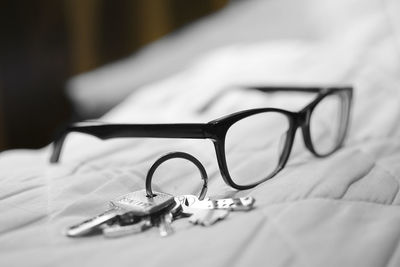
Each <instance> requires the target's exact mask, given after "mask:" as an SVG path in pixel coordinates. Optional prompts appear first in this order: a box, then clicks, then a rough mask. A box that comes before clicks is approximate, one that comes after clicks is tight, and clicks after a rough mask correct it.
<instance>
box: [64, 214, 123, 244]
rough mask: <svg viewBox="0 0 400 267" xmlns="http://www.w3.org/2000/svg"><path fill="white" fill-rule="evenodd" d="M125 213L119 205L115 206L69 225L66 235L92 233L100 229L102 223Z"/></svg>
mask: <svg viewBox="0 0 400 267" xmlns="http://www.w3.org/2000/svg"><path fill="white" fill-rule="evenodd" d="M123 213H124V211H123V210H121V209H119V208H118V207H114V208H112V209H110V210H107V211H106V212H103V213H101V214H99V215H97V216H95V217H92V218H90V219H87V220H85V221H83V222H81V223H78V224H75V225H73V226H70V227H68V228H67V229H66V230H65V235H66V236H69V237H79V236H84V235H88V234H91V233H93V232H95V231H96V230H98V229H99V226H100V225H102V224H104V223H111V222H113V221H115V220H116V219H117V217H118V216H119V215H121V214H123Z"/></svg>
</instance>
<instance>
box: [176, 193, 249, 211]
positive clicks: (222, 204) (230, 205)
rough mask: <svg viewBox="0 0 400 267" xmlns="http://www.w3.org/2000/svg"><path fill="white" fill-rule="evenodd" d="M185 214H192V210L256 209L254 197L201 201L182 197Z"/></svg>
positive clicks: (194, 197)
mask: <svg viewBox="0 0 400 267" xmlns="http://www.w3.org/2000/svg"><path fill="white" fill-rule="evenodd" d="M179 200H180V201H181V205H182V209H183V213H186V214H190V213H192V209H225V210H230V211H248V210H251V209H252V208H253V207H254V203H255V199H254V198H253V197H243V198H225V199H216V200H210V199H204V200H199V199H198V198H197V197H196V196H193V195H184V196H180V199H179Z"/></svg>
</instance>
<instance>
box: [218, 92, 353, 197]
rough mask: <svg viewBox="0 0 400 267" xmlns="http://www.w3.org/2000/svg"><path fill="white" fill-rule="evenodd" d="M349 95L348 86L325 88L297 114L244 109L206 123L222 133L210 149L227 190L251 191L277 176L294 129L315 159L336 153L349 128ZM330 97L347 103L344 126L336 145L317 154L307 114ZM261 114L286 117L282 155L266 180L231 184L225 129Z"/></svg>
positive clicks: (291, 143) (293, 134)
mask: <svg viewBox="0 0 400 267" xmlns="http://www.w3.org/2000/svg"><path fill="white" fill-rule="evenodd" d="M352 93H353V88H352V87H346V88H327V89H324V90H321V91H320V92H319V93H318V95H317V97H316V98H315V99H314V100H313V101H311V102H310V103H309V104H308V105H306V106H305V107H304V108H303V109H301V110H300V111H299V112H291V111H288V110H285V109H279V108H259V109H250V110H244V111H239V112H236V113H233V114H230V115H228V116H225V117H222V118H220V119H217V120H214V121H212V122H210V123H211V124H214V125H215V127H216V128H217V129H223V131H221V130H220V131H219V132H217V136H216V137H214V139H213V140H214V147H215V151H216V154H217V161H218V165H219V168H220V171H221V175H222V177H223V179H224V181H225V183H227V184H228V185H230V186H231V187H233V188H235V189H238V190H247V189H251V188H253V187H255V186H257V185H259V184H261V183H263V182H265V181H267V180H269V179H271V178H273V177H274V176H275V175H276V174H277V173H279V172H280V171H281V170H282V169H283V168H284V167H285V165H286V163H287V161H288V159H289V157H290V153H291V150H292V147H293V142H294V139H295V135H296V131H297V129H298V128H301V130H302V135H303V141H304V143H305V145H306V147H307V149H308V150H309V151H310V152H311V153H312V154H313V155H314V156H316V157H327V156H329V155H331V154H333V153H334V152H336V151H337V150H338V149H340V147H342V145H343V143H344V140H345V138H346V136H347V132H348V128H349V127H348V125H349V118H350V111H351V102H352ZM333 94H343V95H344V96H345V97H346V99H347V102H348V105H347V108H348V109H347V112H346V113H347V116H346V117H347V119H346V121H345V124H346V125H344V131H343V134H342V136H341V138H340V140H339V142H338V143H337V144H336V146H335V147H334V148H333V149H332V150H331V151H330V152H329V153H325V154H322V153H318V152H317V151H316V149H315V148H314V145H313V142H312V139H311V135H310V118H311V115H312V113H313V111H314V109H315V107H316V106H317V105H318V104H319V103H320V102H321V101H322V100H323V99H325V97H327V96H329V95H333ZM265 112H277V113H280V114H283V115H285V116H286V117H287V118H288V121H289V129H288V132H287V136H286V140H285V143H284V148H283V152H282V155H281V156H280V159H279V162H278V165H277V166H276V168H275V170H274V171H273V172H272V173H271V174H269V175H268V176H267V177H265V178H264V179H261V180H260V181H257V182H254V183H251V184H248V185H241V184H238V183H236V182H234V179H232V177H231V175H230V173H229V168H228V165H227V160H226V152H225V141H226V140H225V139H226V134H227V132H228V130H229V128H230V127H231V126H232V125H234V124H235V123H236V122H238V121H240V120H242V119H244V118H246V117H249V116H252V115H256V114H260V113H265ZM211 132H216V131H211Z"/></svg>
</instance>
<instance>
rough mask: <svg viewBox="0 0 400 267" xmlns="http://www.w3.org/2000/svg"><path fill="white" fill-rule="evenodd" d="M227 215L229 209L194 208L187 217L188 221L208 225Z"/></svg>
mask: <svg viewBox="0 0 400 267" xmlns="http://www.w3.org/2000/svg"><path fill="white" fill-rule="evenodd" d="M228 215H229V210H224V209H219V210H218V209H196V210H194V213H193V214H192V216H190V218H189V222H191V223H193V224H199V225H202V226H210V225H213V224H215V223H216V222H217V221H220V220H223V219H225V218H226V217H227V216H228Z"/></svg>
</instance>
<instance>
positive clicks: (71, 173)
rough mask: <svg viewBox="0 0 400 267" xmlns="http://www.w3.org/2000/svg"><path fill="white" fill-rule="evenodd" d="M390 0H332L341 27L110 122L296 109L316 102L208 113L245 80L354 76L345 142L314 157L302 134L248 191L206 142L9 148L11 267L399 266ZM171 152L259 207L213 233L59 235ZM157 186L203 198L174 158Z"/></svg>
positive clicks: (225, 51)
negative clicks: (57, 157) (53, 155)
mask: <svg viewBox="0 0 400 267" xmlns="http://www.w3.org/2000/svg"><path fill="white" fill-rule="evenodd" d="M304 2H305V3H314V4H315V5H316V6H318V5H319V4H317V2H318V1H304ZM328 3H329V5H328ZM361 3H362V4H361ZM382 3H383V2H382V1H378V0H376V1H375V0H369V1H347V0H343V1H330V2H328V1H325V4H326V5H327V6H326V8H327V10H326V11H325V13H322V14H321V16H322V18H321V21H322V22H324V21H325V20H324V19H323V18H326V19H327V20H328V18H327V16H328V14H330V12H329V11H328V10H331V11H332V10H334V9H335V8H338V7H343V6H346V8H347V9H348V11H347V13H346V14H344V15H343V17H335V16H334V15H332V17H331V18H329V21H333V20H336V23H335V24H334V25H336V26H335V27H337V28H335V29H331V28H329V27H330V26H332V25H333V24H332V25H325V26H326V30H327V32H328V33H329V34H328V33H327V34H325V35H321V38H318V39H310V40H304V39H302V40H298V39H286V40H282V39H280V40H276V41H268V42H255V43H252V44H232V45H230V46H225V47H223V48H220V49H217V50H214V51H213V52H210V53H209V54H207V55H206V56H204V57H202V58H201V59H200V60H198V61H196V62H194V63H193V64H192V65H191V66H190V67H188V68H187V69H186V70H184V71H182V72H180V73H178V74H176V75H174V76H170V77H169V78H167V79H164V80H162V81H159V82H157V83H152V84H148V85H147V86H145V87H143V88H141V90H140V91H138V92H136V93H134V94H132V95H131V96H130V97H129V98H127V99H126V100H125V101H124V102H123V103H122V104H120V105H119V106H118V107H116V108H115V109H113V110H112V111H111V112H109V113H108V114H107V115H106V116H105V117H104V118H103V120H104V121H109V122H124V123H134V122H146V123H151V122H206V121H208V120H211V119H214V118H217V117H219V116H221V115H224V114H228V113H231V112H234V111H238V110H241V109H245V108H252V107H260V106H276V107H282V108H288V109H293V110H297V109H298V108H299V107H301V106H302V105H303V104H304V103H306V102H307V101H306V99H303V98H298V97H293V98H290V97H289V96H287V95H285V98H280V97H277V96H273V97H268V96H266V95H263V94H262V93H255V92H236V93H232V94H228V95H226V96H225V97H224V98H222V99H221V100H220V101H218V104H217V105H215V106H214V107H213V108H211V109H210V110H208V111H207V112H205V113H199V112H198V111H199V109H200V108H201V107H202V106H203V105H204V104H205V103H207V101H209V100H210V99H212V98H213V96H214V95H215V94H216V93H217V92H218V91H220V90H223V89H226V88H227V87H229V86H234V85H237V84H246V85H248V84H296V85H297V84H310V83H312V84H327V83H330V84H331V83H338V82H339V83H351V84H353V85H354V87H355V97H354V105H353V114H352V127H351V131H350V133H349V136H348V139H347V142H346V144H345V147H344V148H343V149H341V150H339V151H338V152H337V153H335V154H334V155H332V156H330V157H327V158H321V159H318V158H315V157H313V156H312V155H311V154H310V153H309V152H308V151H307V150H306V149H305V148H304V146H303V144H302V140H301V135H300V134H299V133H298V135H297V136H296V144H295V148H294V151H293V153H292V155H291V157H290V159H289V162H288V165H287V166H286V167H285V169H284V170H283V171H282V172H281V173H279V174H278V175H277V176H276V177H275V178H273V179H271V180H269V181H267V182H265V183H263V184H262V185H260V186H258V187H256V188H254V189H252V190H248V191H241V192H237V191H234V190H233V189H231V188H229V187H228V186H226V185H225V184H224V183H223V181H222V178H221V177H220V174H219V172H218V167H217V165H216V158H215V152H214V151H213V147H212V143H211V142H210V141H208V140H200V141H199V140H157V139H118V140H108V141H100V140H97V139H95V138H93V137H90V136H86V135H81V134H71V136H69V137H68V139H67V141H66V143H65V150H64V151H63V154H62V156H61V162H60V163H59V164H57V165H50V164H49V163H48V158H49V153H50V149H49V147H47V148H44V149H42V150H38V151H28V150H19V151H6V152H3V153H1V154H0V213H1V216H0V266H28V265H29V266H161V265H163V266H374V267H375V266H400V248H399V246H398V245H399V240H400V208H399V204H400V196H399V194H398V192H399V182H400V90H399V89H400V45H399V38H398V36H399V35H398V34H399V33H400V31H399V28H398V27H397V26H396V24H395V16H392V15H391V14H395V12H393V8H394V6H396V5H397V4H396V3H394V1H392V2H390V1H389V2H388V1H386V2H384V3H385V4H382ZM320 5H322V4H320ZM397 6H398V5H397ZM357 9H362V10H361V11H360V10H358V11H357V12H356V10H357ZM399 11H400V10H399ZM332 12H333V11H332ZM323 15H326V16H323ZM355 15H357V16H355ZM325 26H324V27H325ZM396 27H397V28H396ZM170 151H185V152H189V153H191V154H193V155H194V156H196V157H198V158H199V160H200V161H201V162H202V163H203V164H204V165H205V166H206V169H207V171H208V173H209V176H210V185H209V193H208V195H209V196H211V197H213V196H216V197H217V196H218V197H219V196H243V195H251V196H253V197H255V198H256V200H257V202H256V205H257V207H256V209H254V210H253V211H251V212H248V213H232V214H231V215H230V216H229V218H228V219H226V220H225V221H223V222H220V223H217V224H216V225H214V226H212V227H209V228H203V227H197V226H192V225H190V224H189V223H187V222H186V221H184V220H180V221H176V222H174V224H173V226H174V228H175V230H176V233H175V234H174V235H172V236H170V237H168V238H160V237H159V235H158V231H157V230H156V229H151V230H149V231H147V232H145V233H143V234H139V235H132V236H128V237H125V238H119V239H113V240H108V239H105V238H103V237H102V236H93V237H88V238H81V239H70V238H66V237H65V236H63V235H62V234H61V231H62V229H64V228H65V227H67V226H69V225H71V224H74V223H76V222H78V221H80V220H83V219H85V218H87V217H88V216H92V215H95V214H97V213H99V212H101V211H103V210H104V209H106V208H107V201H108V200H110V199H112V198H113V197H116V196H118V195H121V194H123V193H127V192H130V191H133V190H138V189H142V188H144V178H145V175H146V171H147V170H148V168H149V167H150V165H151V164H152V163H153V162H154V161H155V159H156V158H157V157H159V156H161V155H163V154H164V153H166V152H170ZM176 161H178V160H176ZM180 165H185V164H180ZM154 182H155V184H156V186H155V187H156V189H157V188H158V189H160V190H163V191H166V192H170V193H174V194H180V193H194V194H196V193H197V192H198V190H199V187H200V179H199V177H198V174H197V173H196V170H195V169H194V168H193V167H192V166H191V165H190V164H188V166H178V165H176V164H175V165H174V164H165V166H164V167H163V168H162V171H161V170H160V172H156V176H155V178H154Z"/></svg>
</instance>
